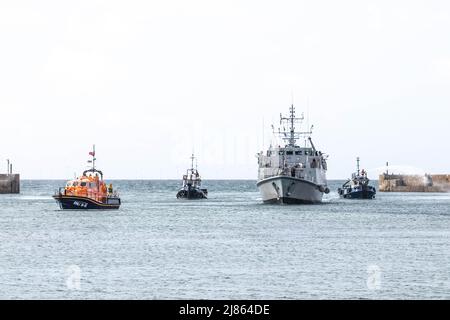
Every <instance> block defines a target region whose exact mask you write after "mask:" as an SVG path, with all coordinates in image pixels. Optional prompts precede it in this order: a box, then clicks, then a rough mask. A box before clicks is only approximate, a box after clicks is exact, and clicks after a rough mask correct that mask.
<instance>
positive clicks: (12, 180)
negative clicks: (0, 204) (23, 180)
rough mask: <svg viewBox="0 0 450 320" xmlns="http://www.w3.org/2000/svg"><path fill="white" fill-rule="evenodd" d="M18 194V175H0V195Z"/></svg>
mask: <svg viewBox="0 0 450 320" xmlns="http://www.w3.org/2000/svg"><path fill="white" fill-rule="evenodd" d="M6 193H20V175H19V174H0V194H6Z"/></svg>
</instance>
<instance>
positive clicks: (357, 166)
mask: <svg viewBox="0 0 450 320" xmlns="http://www.w3.org/2000/svg"><path fill="white" fill-rule="evenodd" d="M356 170H357V171H358V176H359V157H357V158H356Z"/></svg>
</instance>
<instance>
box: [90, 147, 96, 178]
mask: <svg viewBox="0 0 450 320" xmlns="http://www.w3.org/2000/svg"><path fill="white" fill-rule="evenodd" d="M89 154H90V155H91V156H92V172H94V171H95V160H97V159H96V158H95V144H94V145H93V146H92V152H90V153H89Z"/></svg>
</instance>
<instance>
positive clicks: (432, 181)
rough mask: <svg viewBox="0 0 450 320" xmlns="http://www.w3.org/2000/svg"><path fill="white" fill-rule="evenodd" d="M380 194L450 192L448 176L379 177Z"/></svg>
mask: <svg viewBox="0 0 450 320" xmlns="http://www.w3.org/2000/svg"><path fill="white" fill-rule="evenodd" d="M379 191H380V192H450V175H443V174H441V175H436V174H435V175H429V174H426V175H399V174H387V173H384V174H382V175H380V177H379Z"/></svg>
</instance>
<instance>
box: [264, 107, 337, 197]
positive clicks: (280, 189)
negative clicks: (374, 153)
mask: <svg viewBox="0 0 450 320" xmlns="http://www.w3.org/2000/svg"><path fill="white" fill-rule="evenodd" d="M303 120H304V116H303V115H302V116H301V117H299V118H297V117H296V116H295V108H294V105H291V107H290V113H289V116H288V117H283V116H282V115H280V128H279V129H278V131H277V132H274V133H276V134H277V135H278V136H280V137H281V139H282V140H283V141H285V143H286V144H285V145H284V146H281V145H278V146H276V147H274V146H272V145H271V146H270V147H269V149H268V150H267V151H266V152H262V151H261V152H260V153H259V154H258V155H257V158H258V166H259V171H258V183H257V186H258V188H259V190H260V192H261V196H262V200H263V201H264V202H265V203H286V204H309V203H319V202H321V201H322V198H323V194H324V193H329V192H330V189H329V188H328V186H327V178H326V172H327V156H326V155H325V154H323V153H322V152H321V151H319V150H317V149H316V147H315V145H314V143H313V142H312V139H311V134H312V127H311V128H308V130H307V131H300V130H299V131H297V128H298V127H296V125H298V124H300V125H301V123H302V122H303ZM299 140H303V141H302V142H304V144H303V145H299V144H298V142H299Z"/></svg>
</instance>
